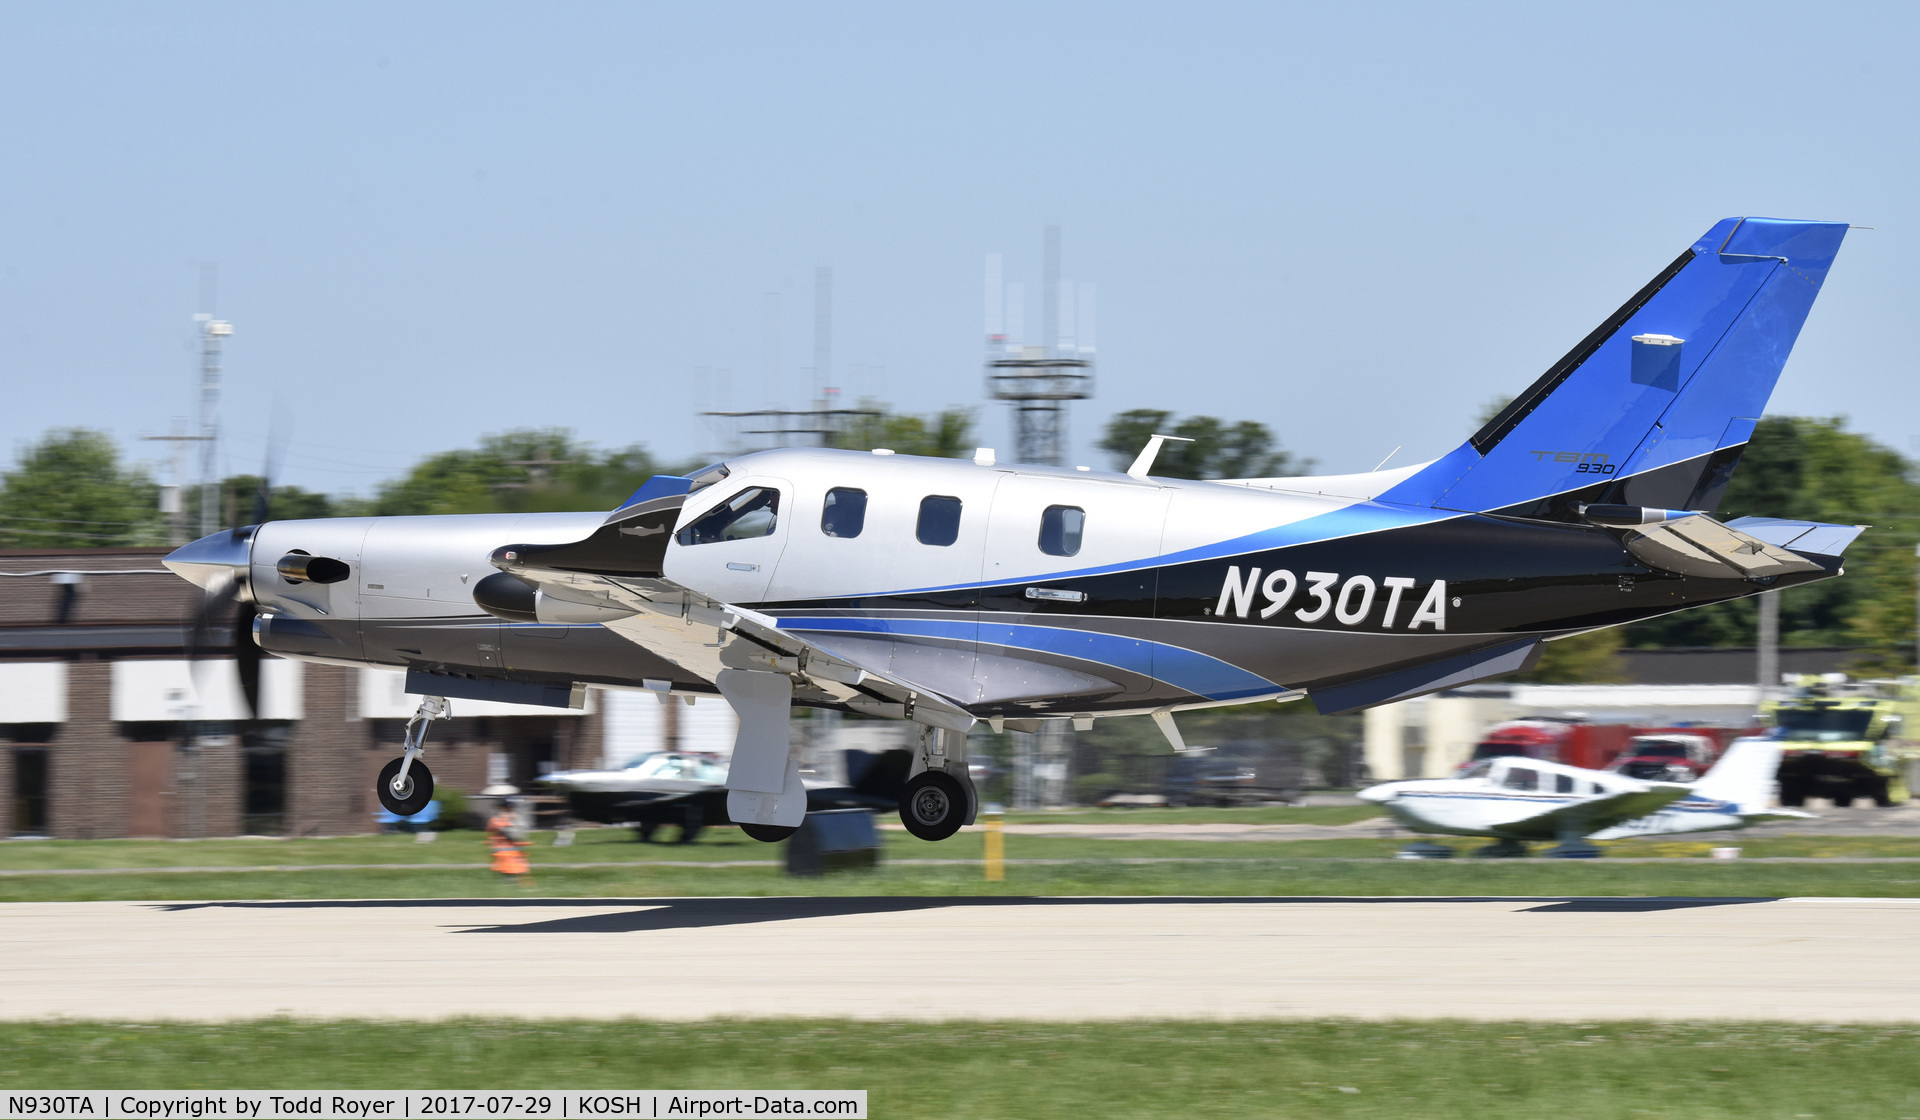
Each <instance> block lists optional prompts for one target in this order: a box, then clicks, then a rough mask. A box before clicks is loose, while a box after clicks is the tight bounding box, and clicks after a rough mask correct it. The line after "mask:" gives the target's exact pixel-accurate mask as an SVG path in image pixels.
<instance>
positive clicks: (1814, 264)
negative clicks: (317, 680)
mask: <svg viewBox="0 0 1920 1120" xmlns="http://www.w3.org/2000/svg"><path fill="white" fill-rule="evenodd" d="M1846 232H1847V226H1846V225H1845V224H1844V223H1835V222H1799V221H1780V220H1775V219H1771V218H1728V219H1726V220H1725V221H1722V222H1720V223H1719V224H1717V225H1715V226H1714V227H1713V228H1712V229H1711V230H1709V231H1708V232H1707V234H1706V235H1705V236H1704V237H1702V238H1701V239H1700V240H1699V241H1697V242H1695V243H1694V244H1692V245H1691V246H1689V247H1687V248H1686V249H1685V250H1684V251H1683V252H1682V253H1681V254H1680V256H1679V257H1678V258H1676V259H1675V260H1674V261H1673V262H1672V263H1671V264H1669V265H1667V266H1666V267H1665V268H1663V269H1661V270H1660V272H1659V274H1658V275H1656V276H1655V277H1654V278H1653V280H1652V281H1651V282H1649V283H1648V284H1647V285H1646V286H1645V287H1643V288H1641V289H1640V291H1639V292H1637V293H1636V294H1635V295H1634V296H1633V297H1632V298H1631V299H1629V300H1628V301H1627V302H1626V303H1625V304H1624V305H1622V306H1621V307H1620V309H1619V310H1617V311H1615V312H1614V313H1613V314H1612V315H1610V316H1608V317H1607V318H1606V320H1605V321H1603V322H1602V323H1601V324H1600V325H1599V326H1598V327H1597V328H1595V329H1594V330H1593V331H1592V332H1591V333H1590V334H1588V335H1587V337H1586V338H1584V339H1582V340H1581V341H1580V342H1579V343H1578V344H1577V345H1575V346H1574V348H1573V349H1572V350H1571V351H1569V352H1568V353H1567V355H1566V356H1565V357H1563V358H1561V359H1560V360H1559V361H1558V362H1555V363H1554V364H1553V365H1552V367H1550V368H1549V369H1548V370H1547V371H1546V372H1545V373H1544V374H1542V375H1541V376H1540V378H1539V379H1538V380H1537V381H1535V382H1534V383H1533V384H1532V385H1531V386H1530V387H1528V388H1527V389H1526V390H1524V391H1523V392H1521V393H1520V394H1519V395H1518V396H1517V397H1515V398H1514V399H1513V402H1512V403H1511V404H1509V405H1507V406H1506V407H1505V408H1504V409H1502V410H1501V411H1500V413H1499V415H1497V416H1495V417H1494V418H1493V419H1492V420H1490V421H1488V422H1487V424H1486V425H1485V426H1484V427H1482V428H1481V429H1480V430H1479V431H1478V432H1476V433H1475V434H1474V435H1473V436H1472V438H1470V439H1468V440H1467V441H1466V442H1465V443H1462V444H1460V445H1459V446H1458V447H1456V448H1454V449H1453V450H1452V451H1450V452H1448V453H1447V454H1445V455H1442V456H1441V457H1440V458H1438V459H1435V460H1432V461H1431V462H1426V463H1418V464H1414V465H1412V466H1406V467H1398V468H1394V469H1392V470H1383V471H1374V472H1371V473H1368V474H1358V475H1344V476H1332V477H1329V476H1316V477H1305V478H1253V479H1228V480H1219V481H1207V482H1195V481H1188V480H1183V479H1171V478H1158V477H1153V476H1152V473H1151V471H1152V466H1153V461H1154V457H1155V454H1156V453H1157V451H1158V449H1159V448H1160V446H1161V445H1162V443H1163V441H1164V440H1165V439H1166V438H1170V437H1164V436H1158V435H1156V436H1154V437H1153V438H1152V439H1151V440H1150V441H1149V442H1148V443H1147V445H1146V447H1145V448H1144V449H1143V450H1142V451H1141V453H1140V456H1139V457H1138V458H1137V459H1136V460H1135V461H1134V463H1133V465H1132V466H1131V467H1130V468H1128V469H1127V470H1126V471H1125V472H1107V471H1090V470H1084V469H1078V468H1075V469H1062V468H1059V467H1049V466H1033V465H1026V464H1007V463H1000V462H998V461H997V460H996V458H995V456H994V454H993V452H992V451H991V450H988V449H985V448H982V449H981V450H980V451H978V452H977V453H976V454H975V455H974V457H973V458H972V460H970V461H969V460H964V459H960V460H954V459H930V458H918V457H912V456H905V455H894V454H892V453H891V452H890V451H887V450H886V449H884V448H876V449H874V451H873V453H871V454H868V453H866V452H856V451H835V450H825V449H784V450H776V451H765V452H760V453H757V454H747V455H740V456H736V457H734V458H731V459H728V460H726V461H725V462H723V463H719V464H716V465H714V466H712V467H709V468H707V469H705V470H701V471H698V472H695V473H693V474H692V475H690V476H687V477H667V476H657V477H655V478H652V479H650V480H648V482H647V483H646V484H645V485H644V486H642V487H641V488H640V489H639V491H637V492H636V493H635V494H634V495H633V496H632V497H631V498H630V499H628V500H627V501H626V502H625V503H623V504H622V505H621V506H620V508H618V509H616V510H614V511H613V513H612V514H611V515H610V516H609V515H607V514H603V513H597V512H596V513H579V514H531V515H520V514H502V515H490V516H447V517H373V518H366V517H362V518H338V519H330V520H314V521H269V522H267V523H266V524H262V525H254V526H247V527H245V528H242V529H236V530H233V531H231V532H223V533H216V534H214V535H212V536H209V537H205V538H203V539H201V540H199V541H196V542H194V543H192V544H189V545H186V546H184V547H182V548H181V549H179V550H177V551H176V552H174V553H173V554H172V555H171V556H169V557H167V559H166V564H167V566H168V567H170V568H172V569H173V570H174V571H175V572H177V573H179V574H180V575H181V576H183V577H185V578H187V579H189V580H192V581H193V582H195V583H197V584H199V585H201V586H202V587H203V588H205V589H207V593H208V595H207V601H206V605H205V607H204V608H203V610H202V618H203V619H207V620H211V619H214V618H216V617H219V615H220V612H222V611H224V610H225V609H226V607H227V606H228V605H229V604H232V603H235V602H236V601H237V603H238V611H237V614H238V618H237V620H236V622H235V623H234V639H233V645H234V648H235V651H236V654H237V656H238V659H239V662H240V668H241V679H242V681H243V682H246V687H247V689H248V693H249V698H250V699H252V698H253V696H254V694H255V693H257V681H258V672H257V668H258V664H259V658H260V657H261V655H262V652H263V651H264V652H266V653H271V654H275V655H278V656H283V657H295V658H305V659H309V660H315V661H323V662H334V663H344V664H350V665H360V664H372V665H386V666H396V667H402V668H405V669H406V670H407V691H408V692H411V693H414V694H417V695H420V696H422V697H423V700H422V704H421V709H420V711H419V712H418V713H417V714H416V717H415V719H414V721H413V722H412V723H411V724H410V725H409V730H408V734H407V739H406V746H405V749H404V752H403V754H402V755H401V757H399V758H396V759H394V760H393V761H392V762H391V763H389V764H388V765H387V767H386V769H385V770H383V771H382V772H381V777H380V778H379V781H378V793H379V796H380V799H381V803H382V804H384V805H386V806H387V807H388V808H389V809H391V810H392V811H393V812H395V813H399V814H401V815H407V814H410V813H413V812H415V811H417V810H418V809H419V807H420V806H422V805H424V804H425V802H426V799H427V798H428V797H430V796H431V793H432V784H433V782H432V775H431V773H429V772H428V770H427V769H426V767H425V766H424V765H422V764H421V763H420V762H419V755H420V751H421V749H422V747H423V745H424V737H425V733H426V728H427V727H428V725H429V724H430V723H431V721H432V720H433V719H435V718H438V717H439V716H443V715H445V714H446V713H447V710H448V707H447V704H446V698H454V699H462V698H465V699H480V700H507V701H516V702H520V703H537V704H551V705H556V706H562V707H565V706H577V705H579V704H580V703H582V702H583V698H584V696H585V690H586V689H587V687H588V686H595V687H607V688H635V689H638V688H645V689H651V690H654V691H657V692H663V693H674V694H687V695H693V694H706V695H712V694H713V693H716V692H717V693H718V694H719V695H720V696H722V697H724V698H725V699H726V701H727V703H729V704H731V705H732V706H733V708H734V709H735V711H736V712H737V713H738V714H739V716H740V731H739V735H738V738H737V740H736V742H735V746H734V751H733V756H732V761H731V763H730V765H729V769H728V773H727V788H728V793H727V799H726V800H727V815H728V817H729V818H731V819H732V820H734V821H737V822H740V824H741V826H742V827H743V829H744V830H745V831H746V832H747V833H748V834H749V835H751V836H754V837H756V838H759V839H764V840H774V839H780V838H782V837H784V836H787V835H789V834H790V833H791V832H792V831H793V829H794V828H795V827H796V826H798V825H799V824H800V823H801V821H802V819H803V817H804V815H805V813H806V807H807V798H806V795H805V789H804V788H803V785H802V783H801V780H800V772H799V768H798V766H797V764H796V763H795V761H794V760H793V759H792V758H791V757H789V743H788V735H787V721H788V713H789V709H790V707H791V706H792V705H794V704H803V705H813V706H819V707H827V708H836V709H839V710H842V711H846V712H854V713H860V714H864V715H869V716H882V717H888V718H892V719H900V720H910V721H912V722H914V723H916V724H919V725H920V729H921V730H920V736H919V745H918V747H917V748H916V750H915V758H914V762H913V773H912V775H911V776H910V778H909V780H908V783H907V788H906V792H905V796H904V797H903V798H902V799H901V819H902V821H903V822H904V823H905V824H906V826H907V828H908V829H909V830H910V831H912V832H913V833H914V834H915V835H917V836H920V837H922V838H925V839H934V840H937V839H943V838H945V837H947V836H950V835H952V834H953V832H954V831H955V830H957V829H958V828H960V826H961V825H962V824H964V823H966V822H968V821H970V820H971V819H972V818H973V815H974V811H975V807H976V804H977V798H976V796H975V793H974V790H973V783H972V781H971V780H970V779H969V777H968V766H967V761H966V734H967V731H968V730H969V729H970V728H972V727H973V726H974V724H975V723H976V722H979V721H986V722H988V723H989V724H990V725H991V726H993V727H994V729H995V730H999V729H1002V728H1012V729H1015V730H1021V731H1032V730H1036V729H1038V728H1039V726H1040V724H1041V722H1042V721H1045V720H1072V721H1073V722H1074V724H1075V725H1076V726H1077V727H1083V728H1084V727H1090V726H1091V725H1092V721H1093V720H1094V719H1096V718H1100V717H1105V716H1115V715H1126V714H1140V715H1150V716H1152V717H1153V719H1154V720H1155V721H1156V722H1157V723H1158V724H1159V726H1160V729H1161V731H1162V732H1163V733H1165V735H1166V736H1167V738H1168V740H1169V741H1170V742H1171V743H1172V745H1173V746H1174V747H1175V748H1176V749H1184V746H1185V744H1184V743H1183V742H1182V740H1181V738H1180V735H1179V731H1178V728H1177V727H1176V726H1175V723H1174V718H1173V714H1174V713H1175V712H1176V711H1181V710H1186V709H1192V708H1204V707H1214V706H1219V705H1226V704H1248V703H1255V702H1258V701H1264V700H1280V701H1285V700H1296V699H1299V698H1302V697H1306V698H1309V699H1311V701H1312V702H1313V704H1314V705H1315V707H1317V708H1318V709H1319V710H1320V711H1322V712H1349V711H1355V710H1358V709H1361V708H1366V707H1371V706H1373V705H1377V704H1385V703H1388V702H1390V701H1394V700H1400V699H1405V698H1407V697H1410V696H1418V695H1421V694H1423V693H1427V692H1432V691H1436V690H1439V689H1444V688H1450V687H1454V686H1457V685H1461V684H1465V683H1467V682H1470V681H1476V680H1484V679H1486V678H1489V677H1496V676H1500V675H1503V674H1506V673H1511V672H1514V671H1516V670H1520V669H1523V668H1525V667H1527V666H1528V665H1530V664H1531V663H1532V662H1533V660H1534V659H1535V658H1536V657H1537V656H1538V655H1539V652H1540V648H1541V643H1542V642H1545V641H1552V640H1554V639H1557V638H1564V637H1568V636H1571V635H1574V634H1580V633H1585V632H1587V631H1591V630H1596V629H1601V628H1604V627H1608V626H1618V625H1621V624H1624V623H1628V622H1633V621H1636V620H1639V619H1644V618H1651V617H1654V616H1656V615H1662V614H1668V613H1671V612H1673V611H1677V610H1682V609H1684V608H1687V607H1691V606H1697V605H1701V604H1706V603H1718V602H1725V601H1727V600H1730V599H1738V598H1743V597H1746V596H1750V595H1755V594H1759V593H1760V592H1763V591H1768V590H1776V589H1779V588H1783V587H1790V586H1795V585H1798V584H1802V583H1808V582H1812V581H1815V580H1822V579H1828V578H1831V577H1833V576H1836V575H1838V574H1840V563H1841V561H1840V555H1841V553H1842V552H1843V551H1844V550H1845V548H1846V546H1847V545H1848V544H1849V543H1850V542H1851V541H1852V540H1853V538H1854V536H1855V535H1857V534H1858V532H1859V531H1860V530H1859V528H1858V527H1855V526H1835V525H1820V524H1816V523H1813V522H1805V521H1781V520H1776V519H1771V518H1760V517H1742V518H1740V519H1738V520H1736V521H1732V522H1728V523H1724V524H1723V523H1721V522H1719V521H1716V520H1715V519H1714V518H1713V516H1712V513H1713V511H1714V510H1715V508H1716V507H1717V506H1718V505H1719V503H1720V499H1721V496H1722V495H1723V494H1724V493H1725V491H1726V487H1727V483H1728V481H1729V480H1730V479H1731V477H1732V474H1733V470H1734V467H1735V466H1736V465H1737V464H1738V463H1739V461H1740V456H1741V453H1742V451H1744V450H1745V448H1746V445H1747V442H1748V439H1749V438H1750V437H1751V435H1752V433H1753V429H1754V425H1755V423H1756V419H1755V418H1756V417H1759V416H1760V415H1761V414H1762V412H1763V411H1764V410H1765V408H1766V403H1767V397H1768V395H1769V394H1770V393H1771V392H1772V390H1773V385H1774V382H1775V381H1776V380H1777V378H1778V376H1779V374H1780V370H1781V368H1782V366H1783V364H1784V363H1785V361H1786V358H1787V354H1788V352H1789V351H1790V350H1791V349H1792V346H1793V342H1794V339H1795V338H1796V337H1797V336H1798V335H1799V332H1800V327H1801V324H1802V323H1803V322H1804V321H1805V319H1806V316H1807V313H1808V312H1809V311H1810V310H1811V308H1812V306H1813V300H1814V297H1815V296H1816V295H1817V294H1818V293H1819V290H1820V285H1821V283H1822V282H1823V281H1824V280H1825V278H1826V275H1827V271H1828V269H1829V267H1830V266H1831V264H1832V263H1833V259H1834V255H1835V254H1836V253H1837V252H1838V251H1839V248H1840V243H1841V240H1842V239H1843V238H1844V237H1845V236H1846ZM1542 236H1543V238H1544V239H1545V241H1544V242H1543V243H1544V244H1552V245H1555V246H1557V247H1558V248H1557V249H1556V250H1554V251H1553V252H1554V254H1557V255H1553V256H1551V259H1556V260H1559V261H1562V262H1573V265H1574V266H1576V267H1577V262H1578V260H1579V259H1580V258H1579V256H1578V254H1577V252H1575V253H1574V254H1571V255H1569V254H1568V253H1567V252H1566V251H1565V246H1567V245H1569V244H1575V245H1577V243H1578V238H1579V229H1578V226H1577V223H1576V226H1575V227H1574V230H1573V232H1566V231H1559V232H1553V233H1543V235H1542ZM1569 238H1571V239H1572V240H1571V241H1569ZM1483 337H1485V334H1484V332H1483V331H1481V330H1479V329H1477V328H1473V329H1468V328H1463V329H1462V331H1461V333H1460V336H1459V337H1458V338H1455V339H1450V340H1448V341H1447V345H1449V346H1452V347H1454V348H1456V349H1460V348H1470V347H1476V346H1478V345H1479V340H1480V339H1482V338H1483ZM201 629H202V627H201V626H200V625H198V624H197V625H196V627H195V632H199V631H200V630H201ZM257 706H258V705H257V704H256V705H255V707H256V708H257Z"/></svg>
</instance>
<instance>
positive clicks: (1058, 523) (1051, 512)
mask: <svg viewBox="0 0 1920 1120" xmlns="http://www.w3.org/2000/svg"><path fill="white" fill-rule="evenodd" d="M1086 527H1087V511H1086V510H1083V509H1081V508H1080V507H1079V506H1048V507H1047V511H1046V512H1045V513H1043V514H1041V515H1040V551H1042V552H1044V553H1046V554H1047V555H1048V556H1077V555H1079V553H1080V534H1081V531H1082V530H1084V529H1085V528H1086Z"/></svg>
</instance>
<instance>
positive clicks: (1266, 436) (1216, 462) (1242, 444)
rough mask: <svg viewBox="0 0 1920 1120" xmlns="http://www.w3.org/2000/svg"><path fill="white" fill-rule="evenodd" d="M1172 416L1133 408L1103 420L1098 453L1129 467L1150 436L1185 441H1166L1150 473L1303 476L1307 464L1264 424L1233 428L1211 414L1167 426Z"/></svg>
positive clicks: (1166, 475) (1245, 423)
mask: <svg viewBox="0 0 1920 1120" xmlns="http://www.w3.org/2000/svg"><path fill="white" fill-rule="evenodd" d="M1172 419H1173V413H1171V412H1166V411H1163V410H1161V409H1157V408H1136V409H1132V410H1130V411H1127V412H1122V413H1120V414H1118V415H1117V416H1115V417H1114V418H1113V419H1111V420H1109V421H1107V431H1106V435H1105V437H1104V438H1102V439H1101V441H1100V450H1102V451H1105V452H1107V453H1108V454H1109V455H1112V456H1113V463H1114V465H1115V466H1116V467H1118V468H1119V469H1122V470H1124V469H1126V468H1127V467H1128V466H1129V465H1131V464H1132V462H1133V460H1134V457H1135V456H1137V455H1139V454H1140V449H1141V448H1143V447H1145V446H1146V445H1147V439H1148V438H1149V437H1150V436H1152V435H1154V434H1155V433H1156V432H1158V433H1164V434H1166V435H1175V436H1184V437H1185V438H1187V439H1189V440H1192V442H1191V443H1179V442H1173V441H1169V442H1168V443H1167V444H1166V445H1165V446H1163V447H1161V448H1160V454H1159V456H1158V457H1157V458H1156V459H1155V460H1154V465H1153V473H1154V474H1157V475H1160V476H1161V477H1163V478H1273V477H1277V476H1281V475H1288V474H1304V473H1305V472H1307V471H1310V470H1312V469H1313V461H1312V460H1310V459H1303V460H1299V461H1297V462H1296V461H1295V460H1294V458H1293V456H1292V454H1290V453H1289V452H1287V451H1285V450H1282V449H1281V448H1280V447H1279V445H1278V440H1276V439H1275V438H1274V435H1273V433H1272V432H1271V431H1269V430H1268V428H1267V426H1266V425H1265V424H1262V423H1260V422H1259V421H1256V420H1242V421H1240V422H1239V423H1237V424H1227V423H1226V422H1224V421H1222V420H1220V419H1218V418H1216V417H1212V416H1189V417H1187V418H1186V419H1185V420H1182V421H1180V422H1179V423H1178V424H1175V425H1173V426H1172V427H1168V424H1169V422H1170V421H1172Z"/></svg>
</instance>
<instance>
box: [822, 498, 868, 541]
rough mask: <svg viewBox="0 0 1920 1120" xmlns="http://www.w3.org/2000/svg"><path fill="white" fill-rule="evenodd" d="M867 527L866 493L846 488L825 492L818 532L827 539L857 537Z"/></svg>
mask: <svg viewBox="0 0 1920 1120" xmlns="http://www.w3.org/2000/svg"><path fill="white" fill-rule="evenodd" d="M866 527H867V492H866V491H865V490H855V489H852V488H850V487H846V486H836V487H834V488H833V489H831V490H829V491H827V504H826V505H825V506H823V507H822V508H821V510H820V531H821V532H822V533H825V534H826V535H827V536H829V537H857V536H859V535H860V530H862V529H864V528H866Z"/></svg>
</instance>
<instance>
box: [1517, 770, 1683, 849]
mask: <svg viewBox="0 0 1920 1120" xmlns="http://www.w3.org/2000/svg"><path fill="white" fill-rule="evenodd" d="M1646 786H1647V788H1645V789H1637V790H1628V791H1625V792H1622V793H1615V794H1609V795H1608V796H1606V797H1595V798H1591V799H1589V800H1586V801H1576V802H1574V803H1573V804H1571V805H1560V806H1556V807H1555V808H1553V809H1552V810H1549V811H1548V812H1545V813H1537V814H1535V815H1534V816H1531V817H1524V818H1522V819H1520V820H1517V821H1505V822H1503V823H1501V825H1500V826H1499V829H1500V833H1501V834H1502V835H1507V836H1517V837H1539V838H1548V837H1552V838H1558V837H1559V836H1560V835H1561V834H1562V833H1563V832H1566V831H1568V830H1573V831H1576V832H1578V833H1579V835H1581V836H1591V835H1592V834H1594V833H1596V832H1599V831H1601V830H1602V829H1607V828H1612V827H1613V826H1614V825H1617V824H1619V823H1621V822H1622V821H1630V820H1636V819H1638V818H1640V817H1644V816H1646V815H1647V814H1649V813H1654V812H1658V811H1659V810H1661V809H1664V808H1666V807H1667V806H1668V805H1671V804H1673V803H1674V802H1676V801H1678V800H1680V799H1681V798H1683V797H1685V796H1686V795H1687V794H1688V793H1690V792H1691V791H1690V790H1689V789H1688V788H1687V787H1686V786H1683V785H1679V784H1677V783H1673V782H1648V783H1646Z"/></svg>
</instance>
